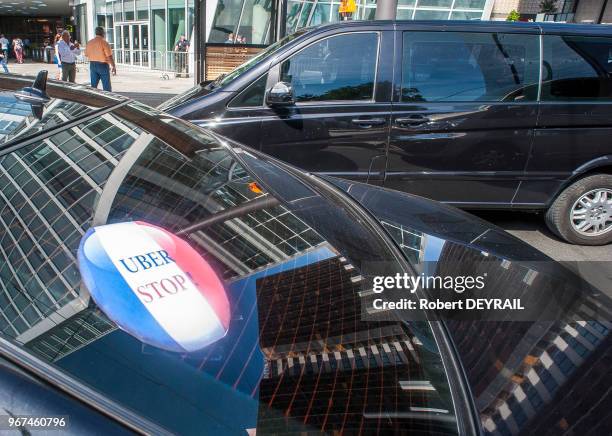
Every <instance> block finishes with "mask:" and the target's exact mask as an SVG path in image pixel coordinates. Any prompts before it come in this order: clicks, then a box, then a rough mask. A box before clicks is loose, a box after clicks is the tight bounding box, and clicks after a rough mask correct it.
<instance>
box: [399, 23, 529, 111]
mask: <svg viewBox="0 0 612 436" xmlns="http://www.w3.org/2000/svg"><path fill="white" fill-rule="evenodd" d="M403 40H404V43H403V61H402V101H404V102H410V101H415V102H418V101H428V102H435V101H440V102H448V101H489V102H491V101H534V100H536V99H537V91H538V79H539V41H538V37H537V36H536V35H519V34H504V33H465V32H404V37H403Z"/></svg>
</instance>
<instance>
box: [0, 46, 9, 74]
mask: <svg viewBox="0 0 612 436" xmlns="http://www.w3.org/2000/svg"><path fill="white" fill-rule="evenodd" d="M0 64H2V68H4V72H5V73H7V74H8V72H9V70H8V67H7V66H6V58H5V57H4V50H0Z"/></svg>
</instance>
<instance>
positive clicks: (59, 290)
mask: <svg viewBox="0 0 612 436" xmlns="http://www.w3.org/2000/svg"><path fill="white" fill-rule="evenodd" d="M237 156H239V155H237V154H235V153H233V152H231V150H230V148H229V147H228V146H226V145H224V144H223V141H222V140H219V139H217V138H215V137H212V136H210V135H209V134H208V133H206V132H204V131H202V130H195V129H194V128H192V127H191V125H189V124H186V123H184V122H182V121H179V120H175V119H173V118H170V117H168V116H165V115H164V114H161V113H158V112H155V111H154V110H151V109H150V108H147V107H144V106H142V105H138V104H133V105H129V106H124V107H122V108H119V109H117V110H115V111H113V112H111V113H108V114H106V115H105V116H103V117H100V118H96V119H94V120H89V121H87V122H84V123H82V124H80V125H78V126H75V127H72V128H67V129H65V130H64V131H62V132H60V133H57V134H54V135H51V136H48V137H45V138H41V139H40V140H39V141H37V142H35V143H32V144H29V145H27V146H25V147H23V148H21V149H19V150H17V151H15V152H14V153H11V154H9V155H6V156H4V157H2V158H0V332H1V333H0V338H1V340H9V341H12V342H14V343H17V344H19V345H20V346H22V347H23V348H24V349H25V350H28V351H29V352H31V353H33V354H34V355H35V356H37V357H38V358H39V359H42V360H43V361H45V362H47V363H48V364H51V365H53V366H55V367H57V368H59V369H61V370H62V371H64V372H65V373H67V374H69V375H70V376H71V377H73V378H74V379H75V380H78V381H79V382H81V383H85V384H86V385H88V386H90V387H92V388H93V389H95V390H96V391H98V392H100V393H102V394H103V395H105V396H107V397H108V398H110V399H112V400H113V401H115V402H117V403H119V404H120V405H121V406H122V407H124V408H125V409H126V410H130V411H132V412H134V413H136V414H139V415H141V416H143V417H145V418H147V419H149V420H150V421H153V422H155V423H156V424H158V425H160V426H162V427H165V428H166V429H168V430H170V431H172V432H175V433H179V434H247V433H248V434H253V433H254V432H255V431H257V432H258V433H261V434H269V433H277V434H283V433H297V432H312V431H316V432H320V431H323V432H328V433H336V434H341V433H343V432H346V433H348V434H353V433H373V432H378V433H386V432H391V431H395V432H410V433H411V434H426V433H430V432H432V431H433V432H436V433H437V434H456V433H457V431H458V427H457V420H456V418H455V411H454V407H453V400H452V398H451V394H450V387H449V382H448V380H447V375H446V373H445V370H444V362H442V361H441V358H440V353H439V351H438V347H437V342H436V340H435V339H434V336H433V334H432V331H431V329H430V327H429V324H428V323H425V322H423V323H416V322H413V323H407V322H401V321H395V322H390V321H384V322H383V321H380V322H376V321H365V320H364V319H363V318H362V316H361V301H362V298H365V296H367V295H369V294H370V292H369V291H368V289H367V285H366V281H365V280H364V276H363V275H362V273H361V271H360V267H359V265H358V264H357V263H356V262H354V261H353V259H352V256H351V253H352V251H354V250H363V253H364V258H365V257H367V256H369V257H370V258H371V259H378V260H384V258H385V256H384V255H383V254H382V249H380V248H379V247H381V246H382V245H381V243H380V242H379V241H378V240H377V239H376V238H375V237H373V236H372V234H371V233H369V232H368V231H366V230H364V228H363V227H362V226H361V225H360V224H359V223H358V222H356V221H355V220H353V221H351V220H349V219H348V218H347V219H344V221H345V222H341V225H340V226H338V221H337V219H342V216H344V215H342V213H344V212H342V210H341V207H340V205H336V206H332V205H331V204H329V203H327V202H326V200H323V199H322V198H321V197H320V196H319V195H317V194H316V193H315V191H313V190H311V189H310V188H309V187H307V186H305V185H303V184H301V183H298V182H296V181H293V180H291V179H288V178H286V177H285V178H284V183H283V186H282V192H284V193H285V194H282V195H281V194H278V193H277V191H276V190H275V188H276V187H275V186H268V185H267V184H266V183H265V182H264V183H262V182H261V179H259V178H256V177H255V175H254V174H255V173H253V172H252V171H251V169H248V168H246V167H245V165H244V164H243V163H241V162H242V161H241V160H240V159H238V157H237ZM267 171H268V173H269V172H270V171H272V170H270V169H268V170H267ZM296 204H306V205H308V207H307V208H306V209H307V210H308V211H309V212H308V214H306V215H303V214H301V213H298V212H296V209H295V208H294V205H296ZM318 210H328V211H332V212H333V211H336V210H337V211H338V212H337V217H339V218H337V219H336V220H335V222H333V223H331V224H330V223H329V222H325V220H324V218H321V217H322V216H323V215H319V213H318V212H317V211H318ZM332 225H333V227H335V228H336V230H335V232H334V234H335V236H333V238H334V239H333V242H332V240H331V239H330V238H331V236H329V235H331V233H328V232H327V230H325V229H327V228H329V227H330V226H332ZM338 227H340V228H341V229H342V228H344V229H346V234H345V233H344V230H342V231H339V230H338ZM354 241H359V244H357V245H356V244H354ZM387 264H389V263H388V262H387ZM390 265H391V268H392V269H393V268H396V269H397V270H398V271H399V270H400V269H401V268H400V266H399V265H396V266H393V265H395V264H394V263H393V262H391V264H390Z"/></svg>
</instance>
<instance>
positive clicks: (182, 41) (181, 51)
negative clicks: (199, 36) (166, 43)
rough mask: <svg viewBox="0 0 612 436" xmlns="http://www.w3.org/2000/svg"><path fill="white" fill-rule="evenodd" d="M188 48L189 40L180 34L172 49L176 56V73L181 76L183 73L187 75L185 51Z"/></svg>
mask: <svg viewBox="0 0 612 436" xmlns="http://www.w3.org/2000/svg"><path fill="white" fill-rule="evenodd" d="M188 50H189V40H188V39H187V38H185V35H181V36H180V37H179V40H178V41H177V42H176V45H175V46H174V51H175V52H176V56H177V62H176V63H177V66H178V68H177V70H178V71H177V73H178V76H181V77H182V76H183V73H185V74H187V77H189V71H187V51H188Z"/></svg>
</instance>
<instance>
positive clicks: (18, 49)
mask: <svg viewBox="0 0 612 436" xmlns="http://www.w3.org/2000/svg"><path fill="white" fill-rule="evenodd" d="M13 51H14V52H15V58H16V59H17V63H18V64H23V41H22V40H21V38H19V37H17V38H15V39H13Z"/></svg>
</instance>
